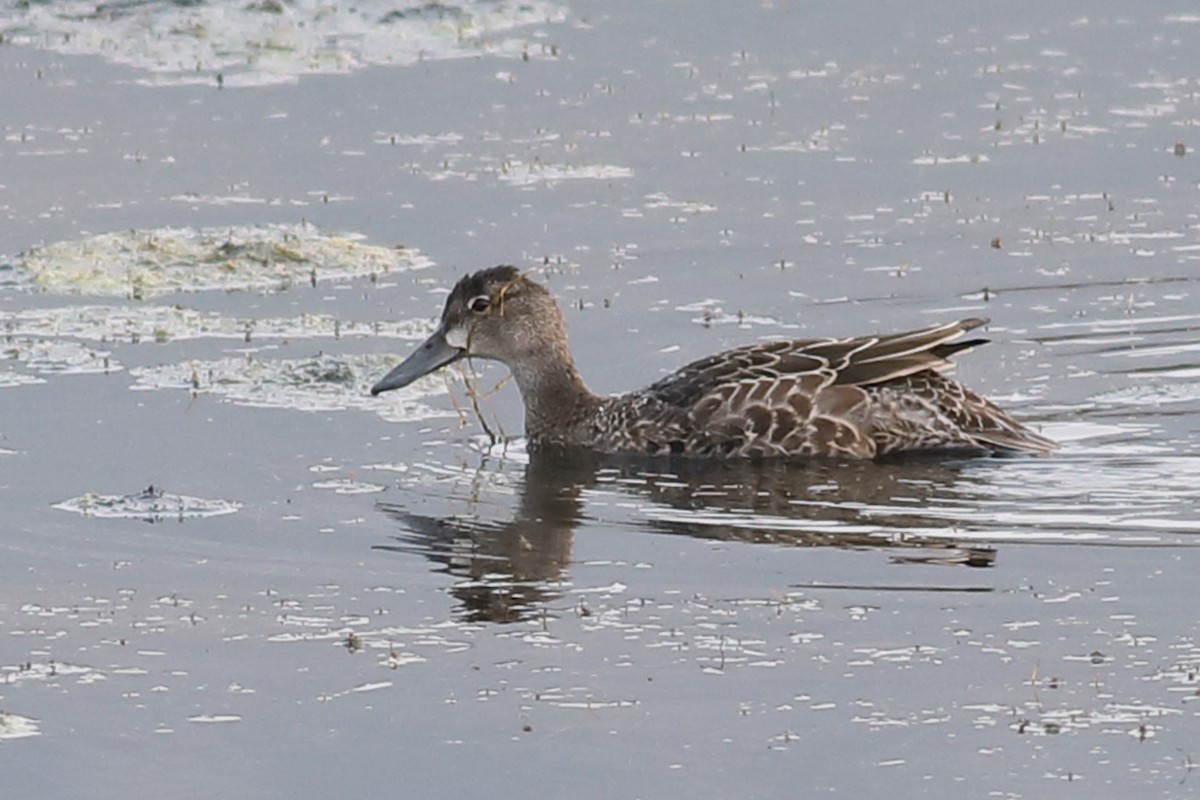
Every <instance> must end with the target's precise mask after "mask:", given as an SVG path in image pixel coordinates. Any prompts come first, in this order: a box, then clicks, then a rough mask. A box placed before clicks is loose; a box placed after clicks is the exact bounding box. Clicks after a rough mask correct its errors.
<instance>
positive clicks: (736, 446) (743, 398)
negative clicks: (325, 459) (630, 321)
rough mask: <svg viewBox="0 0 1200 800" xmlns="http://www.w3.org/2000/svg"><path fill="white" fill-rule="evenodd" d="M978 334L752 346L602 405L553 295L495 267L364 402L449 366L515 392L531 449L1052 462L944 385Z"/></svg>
mask: <svg viewBox="0 0 1200 800" xmlns="http://www.w3.org/2000/svg"><path fill="white" fill-rule="evenodd" d="M986 322H987V320H984V319H964V320H960V321H958V322H950V323H947V324H945V325H939V326H937V327H933V328H923V329H922V330H918V331H910V332H908V333H898V334H892V335H889V336H864V337H859V338H853V339H796V340H780V341H771V342H762V343H759V344H749V345H744V346H742V347H737V348H734V349H733V350H727V351H725V352H723V353H718V354H717V355H713V356H709V357H708V358H703V359H700V360H699V361H696V362H693V363H691V364H688V365H687V366H686V367H683V368H682V369H680V370H679V371H677V372H674V373H672V374H671V375H668V376H666V377H665V378H663V379H662V380H660V381H658V382H657V383H654V384H652V385H651V386H649V387H647V388H645V389H641V390H639V391H635V392H630V393H628V394H623V395H618V396H615V397H600V396H598V395H595V394H593V393H592V392H591V391H590V390H589V389H588V388H587V386H586V385H585V384H584V382H583V380H582V379H581V378H580V377H579V372H578V371H577V370H576V369H575V362H574V360H573V359H572V358H571V351H570V350H569V349H568V347H567V327H566V322H565V320H564V319H563V315H562V312H561V311H560V310H559V308H558V304H557V303H555V302H554V298H553V297H552V296H551V294H550V292H549V291H547V290H546V288H545V287H543V286H542V285H540V284H538V283H535V282H534V281H531V280H529V279H528V278H526V277H525V276H523V275H522V274H521V273H520V272H518V271H517V269H516V268H515V267H507V266H504V267H493V268H492V269H486V270H482V271H480V272H476V273H474V274H472V275H467V276H465V277H464V278H462V280H460V281H459V282H458V283H457V284H456V285H455V287H454V290H453V291H451V292H450V296H449V298H447V300H446V307H445V309H444V310H443V311H442V319H441V324H440V325H438V328H437V330H436V331H434V333H433V334H432V335H431V336H430V337H429V338H428V339H426V340H425V342H424V343H423V344H421V345H420V347H418V348H417V349H416V351H415V352H413V353H412V354H411V355H410V356H409V357H408V358H407V359H406V360H405V361H404V362H403V363H401V364H400V365H399V366H397V367H396V368H395V369H393V370H392V371H391V372H389V373H388V374H387V375H385V376H384V378H383V379H382V380H381V381H379V383H377V384H375V386H374V387H373V388H372V389H371V393H372V394H379V393H380V392H387V391H390V390H392V389H399V388H401V387H402V386H407V385H408V384H410V383H412V382H413V381H415V380H416V379H417V378H419V377H421V376H422V375H425V374H427V373H430V372H432V371H434V370H436V369H438V368H439V367H444V366H446V365H447V364H450V363H453V362H454V361H457V360H458V359H460V358H464V357H476V358H490V359H494V360H496V361H501V362H503V363H504V364H506V365H507V366H508V368H509V369H510V370H511V371H512V374H513V376H514V377H515V378H516V381H517V386H518V387H520V390H521V397H522V399H523V400H524V402H525V431H526V435H527V436H528V438H529V443H530V445H531V446H533V447H546V446H559V447H583V448H588V449H591V450H596V451H600V452H604V453H643V454H650V455H666V454H676V455H689V456H707V457H720V458H733V457H750V458H776V457H782V458H788V457H792V458H796V457H806V456H839V457H851V458H875V457H878V456H884V455H888V454H893V453H898V452H903V451H928V450H944V449H952V450H964V449H965V450H982V451H993V452H994V451H1032V452H1036V453H1044V452H1047V451H1050V450H1052V449H1054V448H1055V447H1056V445H1055V443H1054V442H1052V441H1050V440H1049V439H1047V438H1045V437H1044V436H1041V435H1039V434H1037V433H1035V432H1033V431H1031V430H1030V429H1029V428H1027V427H1025V426H1024V425H1022V424H1021V423H1019V422H1017V421H1016V420H1014V419H1013V418H1011V417H1010V416H1008V415H1007V414H1005V413H1004V412H1003V411H1001V410H1000V409H999V408H997V407H996V406H995V405H993V404H992V403H990V402H989V401H988V400H986V399H985V398H982V397H980V396H979V395H977V394H975V393H974V392H972V391H971V390H970V389H967V388H966V387H964V386H962V385H961V384H959V383H957V382H955V381H953V380H951V379H949V378H947V377H945V376H944V375H942V374H941V373H942V371H943V370H945V369H947V368H948V367H949V366H950V361H949V358H950V356H951V355H953V354H954V353H957V352H959V351H962V350H965V349H967V348H970V347H973V346H975V345H979V344H983V343H984V342H985V341H986V340H983V339H972V340H969V341H958V340H959V339H960V337H962V335H963V334H964V333H965V332H967V331H969V330H972V329H973V328H978V327H979V326H980V325H983V324H985V323H986Z"/></svg>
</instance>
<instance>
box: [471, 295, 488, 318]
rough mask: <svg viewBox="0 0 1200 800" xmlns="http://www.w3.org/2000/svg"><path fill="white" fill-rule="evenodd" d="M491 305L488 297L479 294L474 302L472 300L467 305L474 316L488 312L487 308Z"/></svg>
mask: <svg viewBox="0 0 1200 800" xmlns="http://www.w3.org/2000/svg"><path fill="white" fill-rule="evenodd" d="M491 304H492V299H491V298H490V297H488V296H487V295H486V294H481V295H479V297H476V298H475V299H474V300H472V301H471V302H470V303H468V304H467V305H468V306H469V307H470V309H471V310H472V311H474V312H475V313H476V314H482V313H483V312H484V311H487V310H488V306H490V305H491Z"/></svg>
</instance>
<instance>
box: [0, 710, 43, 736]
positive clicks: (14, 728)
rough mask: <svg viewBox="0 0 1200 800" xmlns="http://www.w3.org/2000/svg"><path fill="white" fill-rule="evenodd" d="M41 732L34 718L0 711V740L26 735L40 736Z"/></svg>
mask: <svg viewBox="0 0 1200 800" xmlns="http://www.w3.org/2000/svg"><path fill="white" fill-rule="evenodd" d="M41 734H42V732H41V730H39V728H38V721H37V720H36V719H32V718H30V717H22V716H18V715H17V714H10V713H9V712H7V711H0V740H3V739H24V738H25V737H27V736H41Z"/></svg>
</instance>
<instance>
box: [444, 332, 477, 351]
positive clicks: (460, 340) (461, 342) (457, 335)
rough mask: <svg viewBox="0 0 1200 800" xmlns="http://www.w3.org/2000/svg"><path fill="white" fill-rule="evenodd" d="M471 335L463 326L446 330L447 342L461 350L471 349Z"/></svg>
mask: <svg viewBox="0 0 1200 800" xmlns="http://www.w3.org/2000/svg"><path fill="white" fill-rule="evenodd" d="M470 338H471V337H470V336H468V335H467V332H466V331H465V330H464V329H462V328H454V329H452V330H448V331H446V344H448V345H450V346H451V347H454V348H457V349H459V350H469V349H470V348H469V347H467V345H468V344H469V343H470Z"/></svg>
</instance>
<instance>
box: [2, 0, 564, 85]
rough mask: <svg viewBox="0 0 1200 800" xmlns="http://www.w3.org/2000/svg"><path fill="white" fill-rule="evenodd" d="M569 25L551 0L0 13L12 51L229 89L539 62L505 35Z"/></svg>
mask: <svg viewBox="0 0 1200 800" xmlns="http://www.w3.org/2000/svg"><path fill="white" fill-rule="evenodd" d="M565 18H566V10H565V8H563V7H562V6H561V5H558V4H556V3H550V2H545V1H544V0H517V1H516V2H511V1H508V0H496V1H495V2H488V3H465V2H463V3H455V2H452V1H451V2H436V3H429V2H423V1H422V0H403V1H402V2H399V3H396V2H388V1H387V0H362V1H361V2H357V3H354V4H353V5H345V4H340V3H334V2H329V0H288V2H279V0H264V1H263V2H253V3H228V2H171V0H146V1H145V2H133V3H106V4H101V5H97V4H96V3H94V2H84V1H82V0H70V1H69V2H63V3H25V2H19V3H18V2H5V3H3V4H0V28H3V29H4V30H5V35H4V38H5V40H6V41H7V42H12V43H15V44H23V45H29V46H33V47H39V48H45V49H48V50H53V51H55V52H58V53H68V54H73V55H98V56H101V57H103V58H106V59H108V60H110V61H113V62H115V63H118V64H124V65H127V66H130V67H133V68H135V69H140V70H145V71H146V72H149V73H151V74H152V76H153V77H152V78H149V79H143V80H142V81H141V82H142V83H150V84H155V85H163V84H167V85H177V84H209V85H216V86H229V87H233V86H264V85H270V84H277V83H285V82H294V81H296V80H297V79H298V78H299V77H300V76H301V75H307V74H318V73H341V72H349V71H352V70H357V69H362V68H364V67H368V66H372V65H377V64H395V65H409V64H415V63H416V62H418V61H423V60H424V61H428V60H435V59H448V58H463V57H465V56H470V55H475V54H478V53H487V54H492V55H500V56H505V57H509V58H529V57H530V56H531V55H533V56H536V55H538V54H540V53H542V52H543V50H544V48H540V47H539V48H533V47H531V46H530V45H529V43H528V42H527V41H520V40H507V39H501V38H498V37H500V36H501V35H502V34H505V33H507V32H509V31H512V30H513V29H516V28H520V27H525V26H530V25H541V24H545V23H553V22H561V21H562V20H564V19H565ZM554 50H555V48H551V49H550V51H549V52H550V53H551V55H553V52H554Z"/></svg>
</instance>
